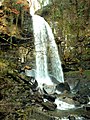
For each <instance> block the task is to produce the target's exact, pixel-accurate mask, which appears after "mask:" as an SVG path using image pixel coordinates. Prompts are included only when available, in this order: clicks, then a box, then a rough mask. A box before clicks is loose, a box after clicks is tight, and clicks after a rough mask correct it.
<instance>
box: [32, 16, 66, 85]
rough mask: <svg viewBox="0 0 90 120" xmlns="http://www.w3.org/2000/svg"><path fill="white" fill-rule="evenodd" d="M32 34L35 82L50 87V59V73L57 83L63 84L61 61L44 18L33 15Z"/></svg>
mask: <svg viewBox="0 0 90 120" xmlns="http://www.w3.org/2000/svg"><path fill="white" fill-rule="evenodd" d="M32 21H33V32H34V39H35V51H36V73H37V74H36V80H37V81H38V83H40V84H43V83H45V84H48V85H52V82H51V80H50V77H49V71H48V70H49V68H48V58H49V59H50V60H49V61H50V64H51V70H50V73H51V74H52V75H53V76H54V77H55V78H56V79H57V80H58V81H59V82H64V78H63V71H62V67H61V61H60V58H59V55H58V49H57V45H56V43H55V40H54V35H53V33H52V30H51V28H50V26H49V24H48V23H47V22H46V21H45V19H44V18H42V17H40V16H38V15H33V16H32Z"/></svg>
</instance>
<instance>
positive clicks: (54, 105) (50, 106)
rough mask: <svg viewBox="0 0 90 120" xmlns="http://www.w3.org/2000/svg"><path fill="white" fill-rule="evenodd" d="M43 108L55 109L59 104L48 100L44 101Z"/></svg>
mask: <svg viewBox="0 0 90 120" xmlns="http://www.w3.org/2000/svg"><path fill="white" fill-rule="evenodd" d="M42 106H43V109H45V110H51V111H54V110H55V109H56V108H57V105H56V104H55V103H53V102H50V101H46V102H43V103H42Z"/></svg>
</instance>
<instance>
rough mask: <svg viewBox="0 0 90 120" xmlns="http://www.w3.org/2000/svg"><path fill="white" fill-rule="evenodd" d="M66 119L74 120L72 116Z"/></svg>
mask: <svg viewBox="0 0 90 120" xmlns="http://www.w3.org/2000/svg"><path fill="white" fill-rule="evenodd" d="M68 119H69V120H76V118H75V117H74V116H69V117H68Z"/></svg>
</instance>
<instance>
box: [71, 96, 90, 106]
mask: <svg viewBox="0 0 90 120" xmlns="http://www.w3.org/2000/svg"><path fill="white" fill-rule="evenodd" d="M73 100H75V101H78V102H79V103H80V104H87V103H88V102H89V98H88V96H81V95H76V96H74V97H73Z"/></svg>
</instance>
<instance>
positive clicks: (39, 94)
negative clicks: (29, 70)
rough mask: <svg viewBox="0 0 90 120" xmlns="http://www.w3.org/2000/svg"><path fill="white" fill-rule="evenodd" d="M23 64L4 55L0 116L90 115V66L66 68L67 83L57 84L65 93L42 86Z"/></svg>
mask: <svg viewBox="0 0 90 120" xmlns="http://www.w3.org/2000/svg"><path fill="white" fill-rule="evenodd" d="M22 66H24V67H25V65H21V66H19V65H18V64H17V62H16V61H10V60H6V59H0V120H89V119H90V104H89V103H90V71H89V70H85V71H83V72H82V73H80V71H70V72H64V77H65V83H64V84H58V85H57V90H58V91H59V92H61V94H60V93H59V94H57V93H55V92H53V93H52V94H50V93H48V89H46V87H45V88H44V89H43V91H41V90H40V89H39V88H38V84H37V81H36V80H35V78H33V77H27V76H26V75H25V74H21V71H22V70H23V69H22ZM56 100H57V101H58V100H60V101H61V102H59V104H58V105H59V109H57V108H58V105H57V104H56V102H55V101H56ZM64 102H65V103H67V104H68V108H67V106H65V105H64V106H63V104H64ZM60 104H61V105H60ZM67 104H66V105H67ZM60 106H61V107H60ZM70 106H71V109H70ZM64 107H65V108H64Z"/></svg>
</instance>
